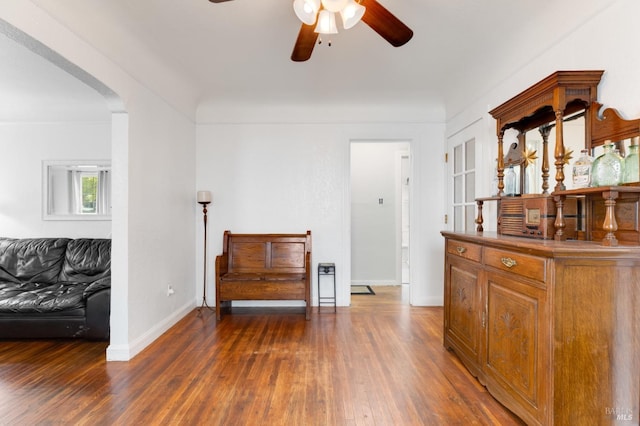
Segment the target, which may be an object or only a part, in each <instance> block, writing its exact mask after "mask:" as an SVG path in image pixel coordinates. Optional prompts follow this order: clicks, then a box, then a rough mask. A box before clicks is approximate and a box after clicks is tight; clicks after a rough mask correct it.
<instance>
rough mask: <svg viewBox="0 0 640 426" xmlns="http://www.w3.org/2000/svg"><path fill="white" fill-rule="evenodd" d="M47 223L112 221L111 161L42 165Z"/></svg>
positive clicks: (62, 162)
mask: <svg viewBox="0 0 640 426" xmlns="http://www.w3.org/2000/svg"><path fill="white" fill-rule="evenodd" d="M42 181H43V188H42V194H43V199H42V206H43V219H44V220H111V162H110V161H108V160H86V161H79V160H69V161H64V160H59V161H43V163H42Z"/></svg>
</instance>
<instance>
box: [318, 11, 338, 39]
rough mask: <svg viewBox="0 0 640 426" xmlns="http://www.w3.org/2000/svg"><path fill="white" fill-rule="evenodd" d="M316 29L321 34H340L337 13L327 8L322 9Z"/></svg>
mask: <svg viewBox="0 0 640 426" xmlns="http://www.w3.org/2000/svg"><path fill="white" fill-rule="evenodd" d="M314 31H315V32H317V33H320V34H338V27H337V26H336V15H335V14H334V13H333V12H329V11H328V10H326V9H323V10H321V11H320V13H319V14H318V25H316V29H315V30H314Z"/></svg>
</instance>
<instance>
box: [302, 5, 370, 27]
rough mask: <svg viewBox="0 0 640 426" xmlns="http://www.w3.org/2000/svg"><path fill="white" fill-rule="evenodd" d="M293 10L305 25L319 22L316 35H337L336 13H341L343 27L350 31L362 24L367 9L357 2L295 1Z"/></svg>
mask: <svg viewBox="0 0 640 426" xmlns="http://www.w3.org/2000/svg"><path fill="white" fill-rule="evenodd" d="M293 10H294V11H295V13H296V16H297V17H298V19H300V20H301V21H302V22H303V23H305V24H307V25H313V24H315V23H316V22H317V25H316V28H315V30H314V31H315V32H316V33H320V34H337V33H338V28H337V26H336V16H335V14H336V13H340V17H341V18H342V26H343V27H344V29H345V30H348V29H349V28H352V27H353V26H354V25H355V24H357V23H358V22H360V20H361V19H362V16H363V15H364V12H365V7H364V6H362V5H361V4H360V3H358V2H357V1H356V0H293Z"/></svg>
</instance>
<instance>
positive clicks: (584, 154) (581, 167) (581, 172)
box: [573, 149, 593, 188]
mask: <svg viewBox="0 0 640 426" xmlns="http://www.w3.org/2000/svg"><path fill="white" fill-rule="evenodd" d="M592 162H593V160H592V159H591V156H590V155H589V151H588V150H586V149H583V150H582V151H580V157H578V159H577V160H576V161H575V163H573V187H574V188H587V187H589V185H590V184H591V164H592Z"/></svg>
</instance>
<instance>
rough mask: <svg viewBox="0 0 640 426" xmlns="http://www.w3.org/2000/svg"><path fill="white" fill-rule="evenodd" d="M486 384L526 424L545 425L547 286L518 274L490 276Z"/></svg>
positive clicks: (485, 368)
mask: <svg viewBox="0 0 640 426" xmlns="http://www.w3.org/2000/svg"><path fill="white" fill-rule="evenodd" d="M486 291H487V302H486V303H487V306H486V309H487V313H486V339H487V340H486V351H485V352H484V353H485V354H486V359H485V360H484V366H483V373H484V375H485V378H486V382H487V383H486V384H487V388H489V389H490V390H491V391H492V393H493V394H494V395H495V396H496V397H497V398H498V399H499V400H500V401H501V402H502V403H503V404H504V405H506V406H507V407H509V408H510V409H511V410H513V411H514V412H515V413H516V414H518V415H519V416H520V417H521V418H523V419H524V420H525V421H527V423H531V424H538V423H545V422H546V420H545V418H546V416H547V415H548V413H547V406H548V401H547V397H548V395H547V392H548V385H549V380H550V373H549V370H550V369H549V362H548V360H549V352H550V349H551V348H550V345H549V341H548V340H549V338H548V336H549V327H550V324H548V314H547V302H546V294H547V293H546V290H545V289H544V288H542V287H541V286H540V283H536V284H534V283H531V284H530V283H529V281H528V280H526V279H524V278H522V277H521V276H519V275H516V274H509V273H501V272H489V273H488V274H487V290H486Z"/></svg>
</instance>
